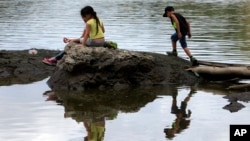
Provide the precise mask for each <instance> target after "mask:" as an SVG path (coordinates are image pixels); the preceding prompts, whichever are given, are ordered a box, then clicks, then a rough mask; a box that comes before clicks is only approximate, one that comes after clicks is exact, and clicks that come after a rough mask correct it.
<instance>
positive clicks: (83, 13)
mask: <svg viewBox="0 0 250 141" xmlns="http://www.w3.org/2000/svg"><path fill="white" fill-rule="evenodd" d="M80 14H81V16H82V17H85V16H86V15H88V14H90V15H92V16H93V17H94V19H95V20H96V34H97V33H98V25H100V26H101V24H100V20H99V18H98V17H97V15H96V12H95V11H94V9H93V8H92V7H91V6H85V7H83V8H82V9H81V12H80Z"/></svg>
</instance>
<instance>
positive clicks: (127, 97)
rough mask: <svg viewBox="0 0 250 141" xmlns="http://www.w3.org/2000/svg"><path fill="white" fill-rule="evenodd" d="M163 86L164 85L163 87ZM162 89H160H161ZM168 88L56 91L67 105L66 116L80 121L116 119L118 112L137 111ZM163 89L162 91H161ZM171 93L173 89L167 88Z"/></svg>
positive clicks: (64, 104) (65, 105)
mask: <svg viewBox="0 0 250 141" xmlns="http://www.w3.org/2000/svg"><path fill="white" fill-rule="evenodd" d="M162 88H163V87H162ZM159 89H160V90H159ZM165 90H166V89H165V88H163V89H161V88H159V87H152V88H146V89H145V88H136V89H127V90H120V91H114V90H105V91H99V90H91V91H90V90H88V91H84V93H80V92H78V93H77V92H56V94H57V96H58V97H59V99H61V100H62V101H63V102H62V103H63V106H64V107H65V116H66V117H72V118H73V119H75V120H76V121H78V122H80V121H83V120H84V119H93V118H94V119H99V118H103V117H105V118H107V119H114V118H115V117H116V116H117V114H118V112H120V111H121V112H137V111H139V110H140V108H142V107H144V106H145V105H146V104H148V103H149V102H152V101H153V100H154V99H156V98H157V94H160V93H162V92H163V94H166V93H165V92H164V91H165ZM160 91H161V92H160ZM166 92H168V93H169V94H171V91H169V90H166Z"/></svg>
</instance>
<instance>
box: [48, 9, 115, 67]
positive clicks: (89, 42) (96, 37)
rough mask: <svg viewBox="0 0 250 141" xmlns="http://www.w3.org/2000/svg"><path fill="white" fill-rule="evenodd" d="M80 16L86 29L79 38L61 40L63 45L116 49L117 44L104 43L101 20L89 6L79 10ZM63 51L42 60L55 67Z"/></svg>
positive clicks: (103, 30)
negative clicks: (73, 43)
mask: <svg viewBox="0 0 250 141" xmlns="http://www.w3.org/2000/svg"><path fill="white" fill-rule="evenodd" d="M81 16H82V19H83V21H84V22H85V24H86V27H85V29H84V31H83V33H82V36H81V37H80V38H75V39H69V38H63V42H64V43H69V42H76V43H81V44H82V45H83V46H87V47H107V48H114V49H116V48H117V43H115V42H112V41H109V42H107V41H105V38H104V32H105V29H104V25H103V22H102V20H101V19H99V18H98V17H97V14H96V12H95V11H94V9H93V8H92V7H91V6H86V7H84V8H82V9H81ZM64 54H65V52H64V51H62V52H60V53H59V54H57V55H56V56H54V57H51V58H44V59H43V62H44V63H46V64H49V65H56V63H57V60H60V59H61V58H62V57H63V55H64Z"/></svg>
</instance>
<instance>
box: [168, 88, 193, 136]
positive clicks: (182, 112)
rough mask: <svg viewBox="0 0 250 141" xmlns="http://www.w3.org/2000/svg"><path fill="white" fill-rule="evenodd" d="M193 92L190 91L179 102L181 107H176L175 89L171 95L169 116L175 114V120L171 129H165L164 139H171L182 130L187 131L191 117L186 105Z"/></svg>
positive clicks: (176, 92) (176, 93)
mask: <svg viewBox="0 0 250 141" xmlns="http://www.w3.org/2000/svg"><path fill="white" fill-rule="evenodd" d="M195 92H196V91H195V90H192V88H191V90H190V92H189V93H188V95H187V96H186V97H185V99H184V100H183V101H182V102H181V105H180V106H179V107H178V106H177V96H178V91H177V89H176V91H175V92H173V94H172V105H171V114H175V116H176V119H175V120H174V121H173V123H172V125H171V127H169V128H165V129H164V132H165V134H166V138H168V139H172V138H174V137H175V135H176V134H180V133H181V132H182V131H183V130H184V129H187V128H188V127H189V125H190V122H191V120H190V119H189V118H190V116H191V113H192V112H191V110H189V109H188V110H186V109H187V104H188V102H189V100H190V98H191V97H192V94H194V93H195Z"/></svg>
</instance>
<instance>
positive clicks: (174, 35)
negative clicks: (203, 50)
mask: <svg viewBox="0 0 250 141" xmlns="http://www.w3.org/2000/svg"><path fill="white" fill-rule="evenodd" d="M171 40H172V41H175V42H177V41H178V40H179V41H180V44H181V47H182V48H186V47H187V42H186V36H182V38H180V39H179V38H178V34H177V33H174V34H173V35H172V36H171Z"/></svg>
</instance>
